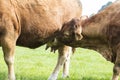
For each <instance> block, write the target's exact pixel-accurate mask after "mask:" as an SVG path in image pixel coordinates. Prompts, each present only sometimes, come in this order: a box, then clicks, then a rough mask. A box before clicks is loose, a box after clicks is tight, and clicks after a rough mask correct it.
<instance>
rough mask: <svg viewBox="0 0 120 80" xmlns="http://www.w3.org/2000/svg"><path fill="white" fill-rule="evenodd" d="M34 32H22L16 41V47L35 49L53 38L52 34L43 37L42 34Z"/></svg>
mask: <svg viewBox="0 0 120 80" xmlns="http://www.w3.org/2000/svg"><path fill="white" fill-rule="evenodd" d="M32 32H34V31H30V33H29V32H28V31H26V33H24V32H22V33H21V35H20V36H19V38H18V40H17V43H16V44H17V45H18V46H23V47H29V48H37V47H39V46H41V45H44V44H45V43H47V42H48V41H50V40H52V39H53V38H54V37H55V34H54V32H51V33H49V35H47V34H46V35H43V34H42V33H37V32H34V33H32Z"/></svg>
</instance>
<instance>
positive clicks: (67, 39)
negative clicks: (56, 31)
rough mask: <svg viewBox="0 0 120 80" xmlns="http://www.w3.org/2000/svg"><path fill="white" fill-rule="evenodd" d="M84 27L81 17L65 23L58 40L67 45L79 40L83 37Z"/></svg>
mask: <svg viewBox="0 0 120 80" xmlns="http://www.w3.org/2000/svg"><path fill="white" fill-rule="evenodd" d="M81 33H82V28H81V26H80V20H79V19H72V20H71V21H69V22H66V23H64V24H63V26H62V29H61V31H60V35H59V36H57V38H58V40H59V41H60V42H62V43H64V44H66V45H70V44H71V43H72V42H78V41H80V40H81V39H82V34H81Z"/></svg>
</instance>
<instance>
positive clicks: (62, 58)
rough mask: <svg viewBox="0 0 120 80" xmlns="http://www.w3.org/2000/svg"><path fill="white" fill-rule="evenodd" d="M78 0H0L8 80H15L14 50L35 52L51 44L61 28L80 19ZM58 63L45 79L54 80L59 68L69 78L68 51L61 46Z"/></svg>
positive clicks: (0, 36)
mask: <svg viewBox="0 0 120 80" xmlns="http://www.w3.org/2000/svg"><path fill="white" fill-rule="evenodd" d="M81 10H82V5H81V2H80V1H79V0H0V45H1V47H2V49H3V54H4V60H5V62H6V64H7V67H8V79H9V80H15V79H16V78H15V73H14V50H15V46H16V45H18V46H23V47H28V48H32V49H34V48H37V47H39V46H41V45H44V44H47V43H49V42H51V41H52V40H54V38H55V37H56V36H57V34H58V33H59V31H60V30H61V28H62V25H63V24H64V23H65V22H67V21H69V20H71V19H72V18H78V17H80V16H81ZM58 52H59V57H58V63H57V65H56V67H55V69H54V71H53V73H52V74H51V76H50V77H49V80H56V79H57V75H58V73H59V69H60V68H61V66H62V65H63V66H64V71H63V76H64V77H66V76H68V74H69V71H68V70H69V56H70V53H72V48H71V47H69V46H66V45H61V46H60V47H59V49H58Z"/></svg>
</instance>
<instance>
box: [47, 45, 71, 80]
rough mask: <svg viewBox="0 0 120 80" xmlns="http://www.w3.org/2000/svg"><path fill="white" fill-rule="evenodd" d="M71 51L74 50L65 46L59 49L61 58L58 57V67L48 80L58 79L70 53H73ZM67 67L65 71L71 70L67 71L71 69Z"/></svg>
mask: <svg viewBox="0 0 120 80" xmlns="http://www.w3.org/2000/svg"><path fill="white" fill-rule="evenodd" d="M71 49H72V48H70V47H68V46H63V47H61V48H59V50H58V52H59V56H58V62H57V65H56V67H55V69H54V71H53V73H52V74H51V76H50V77H49V78H48V80H56V79H57V76H58V73H59V71H60V68H61V67H62V66H63V64H64V63H65V61H66V60H67V56H68V55H69V52H70V51H71ZM68 62H69V61H68ZM66 66H67V65H64V68H65V69H64V70H69V69H67V68H69V67H66ZM66 72H69V71H66ZM65 74H66V73H65Z"/></svg>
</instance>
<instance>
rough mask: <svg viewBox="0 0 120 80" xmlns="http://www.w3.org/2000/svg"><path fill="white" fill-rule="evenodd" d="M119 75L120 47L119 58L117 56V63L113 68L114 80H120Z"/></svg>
mask: <svg viewBox="0 0 120 80" xmlns="http://www.w3.org/2000/svg"><path fill="white" fill-rule="evenodd" d="M119 75H120V47H119V48H118V49H117V56H116V61H115V65H114V68H113V77H112V80H118V78H119Z"/></svg>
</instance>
